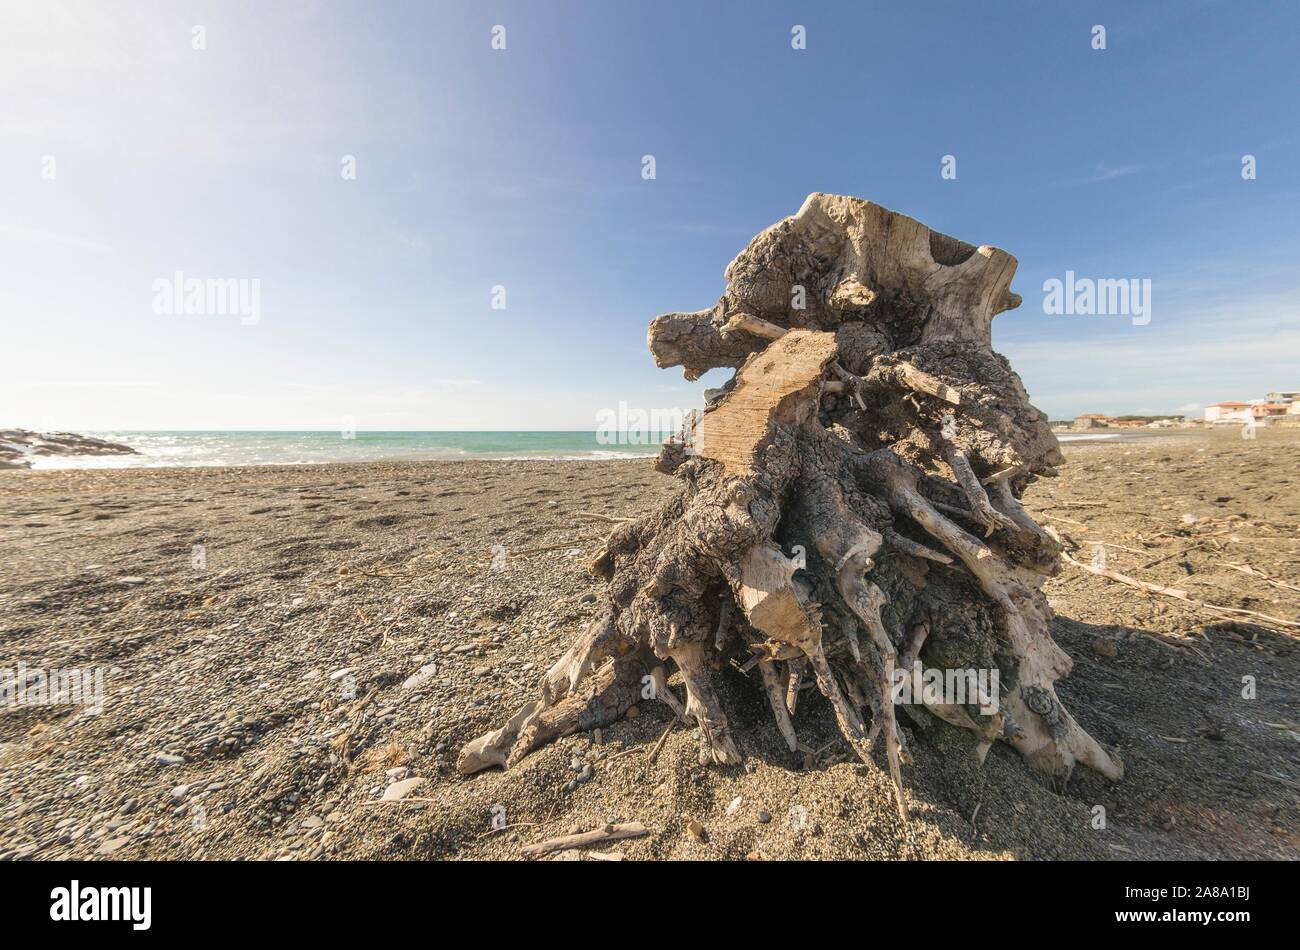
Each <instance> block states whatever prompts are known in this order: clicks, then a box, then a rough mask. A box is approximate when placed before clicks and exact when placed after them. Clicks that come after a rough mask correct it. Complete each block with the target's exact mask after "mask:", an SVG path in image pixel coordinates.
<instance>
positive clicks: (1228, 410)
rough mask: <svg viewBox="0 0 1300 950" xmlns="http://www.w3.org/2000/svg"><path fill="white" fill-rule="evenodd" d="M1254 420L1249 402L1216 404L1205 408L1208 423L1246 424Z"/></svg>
mask: <svg viewBox="0 0 1300 950" xmlns="http://www.w3.org/2000/svg"><path fill="white" fill-rule="evenodd" d="M1252 418H1254V417H1253V416H1252V414H1251V407H1250V403H1248V402H1216V403H1215V404H1214V405H1212V406H1206V407H1205V421H1206V422H1237V423H1246V422H1250V421H1251V419H1252Z"/></svg>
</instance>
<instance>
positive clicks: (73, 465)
mask: <svg viewBox="0 0 1300 950" xmlns="http://www.w3.org/2000/svg"><path fill="white" fill-rule="evenodd" d="M1204 431H1205V430H1197V429H1184V430H1172V431H1170V430H1162V431H1126V432H1106V433H1101V432H1098V433H1069V432H1062V433H1054V435H1056V436H1057V437H1058V440H1059V442H1060V444H1061V446H1062V448H1065V447H1068V446H1071V445H1087V444H1098V443H1104V444H1121V443H1134V442H1147V441H1150V440H1153V439H1162V438H1187V437H1195V435H1197V434H1198V433H1201V432H1204ZM1233 431H1234V432H1235V429H1234V430H1233ZM99 434H102V433H98V432H97V433H96V435H99ZM196 434H202V433H196ZM1061 436H1067V437H1068V438H1061ZM124 445H127V447H129V448H132V450H133V452H132V454H129V455H128V454H113V455H77V456H66V455H57V456H46V457H41V458H38V459H34V460H33V464H32V466H31V467H30V468H15V469H5V471H25V472H57V471H112V472H125V471H190V470H213V469H215V470H233V469H276V468H285V469H293V468H312V467H320V466H331V465H372V464H382V465H399V464H441V463H454V462H476V461H483V462H566V463H567V462H624V461H644V460H646V459H654V458H656V457H657V456H658V454H659V446H658V445H654V446H646V447H644V448H646V451H633V450H627V451H620V450H617V449H612V448H611V449H594V450H591V451H590V452H580V453H574V452H555V453H541V452H490V451H481V452H480V451H460V452H445V453H442V454H430V455H428V456H423V455H412V454H400V455H379V456H373V457H364V458H333V459H307V460H302V461H281V460H273V461H265V462H243V463H233V464H232V463H225V462H221V461H214V462H207V461H200V462H194V463H190V464H167V463H165V462H163V463H159V464H148V463H147V460H148V459H149V458H150V456H149V455H148V454H147V452H145V451H142V450H140V449H136V448H135V447H134V446H129V445H128V444H126V443H124ZM636 448H637V449H640V448H643V447H642V446H639V445H638V446H637V447H636Z"/></svg>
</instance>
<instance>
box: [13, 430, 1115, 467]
mask: <svg viewBox="0 0 1300 950" xmlns="http://www.w3.org/2000/svg"><path fill="white" fill-rule="evenodd" d="M84 434H85V435H92V436H94V437H95V438H99V439H107V440H108V441H110V442H118V443H121V444H123V445H129V446H130V447H131V448H133V449H135V450H136V451H137V452H138V453H140V454H139V455H74V456H52V457H45V458H41V457H37V458H34V459H33V460H32V461H33V465H32V467H33V468H35V469H57V468H199V467H205V466H222V465H312V464H320V463H324V462H373V461H385V460H406V461H428V460H435V461H451V460H455V459H541V460H556V461H594V460H599V459H629V458H653V457H654V456H656V455H658V454H659V446H660V445H661V444H662V443H663V440H664V439H665V438H667V437H668V436H669V434H670V433H667V432H661V433H645V432H630V433H623V434H620V435H616V436H614V437H612V438H611V435H610V433H609V432H607V431H606V432H599V433H598V432H581V431H578V432H362V431H358V432H355V433H352V432H347V433H344V432H339V431H338V430H334V431H329V432H322V431H309V432H282V431H268V432H215V431H212V432H208V431H204V432H199V431H193V432H181V431H173V432H141V431H128V430H118V431H112V432H108V431H96V432H85V433H84ZM1058 438H1059V439H1060V440H1061V441H1062V442H1068V441H1074V440H1075V439H1095V438H1098V437H1097V436H1071V435H1058Z"/></svg>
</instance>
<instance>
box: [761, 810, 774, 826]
mask: <svg viewBox="0 0 1300 950" xmlns="http://www.w3.org/2000/svg"><path fill="white" fill-rule="evenodd" d="M771 820H772V816H771V815H769V814H768V813H767V812H765V811H760V812H759V813H758V823H759V824H760V825H765V824H767V823H768V822H769V821H771Z"/></svg>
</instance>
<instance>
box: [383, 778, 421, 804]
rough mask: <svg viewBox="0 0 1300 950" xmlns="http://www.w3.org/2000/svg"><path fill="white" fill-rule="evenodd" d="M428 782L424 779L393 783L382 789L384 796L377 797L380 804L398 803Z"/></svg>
mask: <svg viewBox="0 0 1300 950" xmlns="http://www.w3.org/2000/svg"><path fill="white" fill-rule="evenodd" d="M427 781H428V779H426V778H418V777H417V778H407V779H402V781H400V782H394V783H393V784H392V785H389V786H388V787H387V788H386V789H384V794H383V795H381V796H380V797H379V800H380V801H381V802H400V801H401V800H402V799H403V798H405V797H406V796H407V795H409V794H411V792H413V791H415V790H416V789H417V788H419V787H420V786H421V785H423V784H425V783H426V782H427Z"/></svg>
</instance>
